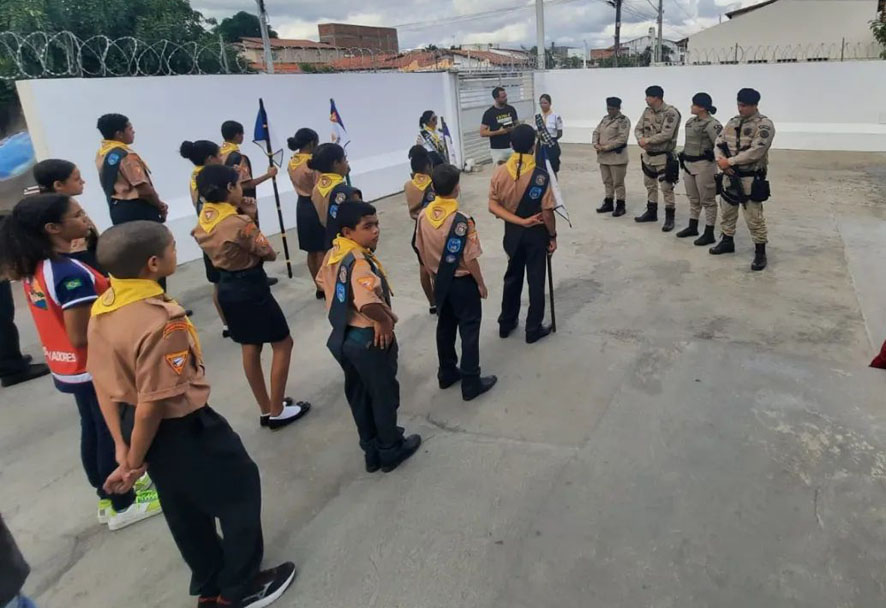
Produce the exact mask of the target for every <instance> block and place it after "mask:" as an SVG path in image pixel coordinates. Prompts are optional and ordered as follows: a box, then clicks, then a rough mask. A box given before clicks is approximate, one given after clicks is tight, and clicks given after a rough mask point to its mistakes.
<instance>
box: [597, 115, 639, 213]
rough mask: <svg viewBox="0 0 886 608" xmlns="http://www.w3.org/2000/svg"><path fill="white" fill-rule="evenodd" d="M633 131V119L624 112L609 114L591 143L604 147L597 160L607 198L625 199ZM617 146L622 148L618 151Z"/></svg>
mask: <svg viewBox="0 0 886 608" xmlns="http://www.w3.org/2000/svg"><path fill="white" fill-rule="evenodd" d="M630 133H631V119H630V118H628V117H627V116H625V115H624V114H621V113H619V114H618V116H615V117H612V116H609V115H608V114H607V115H606V116H604V117H603V120H601V121H600V124H599V125H597V128H596V129H594V134H593V135H592V136H591V143H592V144H594V145H596V144H600V145H601V146H602V147H603V149H602V150H599V151H598V152H597V162H598V163H599V164H600V175H601V176H602V177H603V185H604V187H605V188H606V198H607V199H608V200H609V201H612V200H613V198H615V199H618V200H620V201H624V200H625V175H626V174H627V172H628V149H627V144H628V137H629V136H630ZM616 148H621V149H620V150H618V151H616V150H615V149H616Z"/></svg>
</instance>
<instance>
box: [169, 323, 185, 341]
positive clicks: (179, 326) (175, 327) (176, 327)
mask: <svg viewBox="0 0 886 608" xmlns="http://www.w3.org/2000/svg"><path fill="white" fill-rule="evenodd" d="M176 331H188V322H187V321H170V322H169V323H167V324H166V327H164V328H163V337H164V338H168V337H169V334H171V333H173V332H176Z"/></svg>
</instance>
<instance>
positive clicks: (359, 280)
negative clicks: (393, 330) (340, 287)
mask: <svg viewBox="0 0 886 608" xmlns="http://www.w3.org/2000/svg"><path fill="white" fill-rule="evenodd" d="M332 253H333V250H332V249H330V250H329V251H327V252H326V257H325V258H323V265H322V266H320V272H318V273H317V279H316V281H317V286H318V287H319V288H320V289H322V290H323V293H325V294H326V310H327V311H329V308H330V307H331V306H332V299H333V298H334V297H335V281H336V278H337V277H338V268H339V266H341V262H339V263H338V264H332V265H330V264H328V263H327V262H328V261H329V257H330V256H331V255H332ZM350 292H351V293H350V296H349V300H348V325H350V326H351V327H372V319H370V318H369V317H367V316H366V315H364V314H362V313H361V312H360V311H362V310H363V309H364V308H365V307H366V306H367V305H369V304H381V305H382V306H384V307H385V309H386V310H387V311H388V313H389V314H390V315H391V318H392V319H394V322H395V323H396V322H397V315H395V314H394V311H393V310H391V303H390V302H388V301H386V300H385V295H384V290H383V289H382V286H381V278H379V276H378V275H377V274H375V273H374V272H372V268H371V267H370V266H369V262H367V261H366V258H365V257H364V256H363V254H362V253H361V252H359V251H355V252H354V265H353V266H351V289H350Z"/></svg>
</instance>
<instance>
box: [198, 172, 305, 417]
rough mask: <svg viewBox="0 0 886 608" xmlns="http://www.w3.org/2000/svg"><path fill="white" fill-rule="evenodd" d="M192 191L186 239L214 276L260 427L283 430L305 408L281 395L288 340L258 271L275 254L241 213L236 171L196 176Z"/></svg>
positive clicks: (289, 347)
mask: <svg viewBox="0 0 886 608" xmlns="http://www.w3.org/2000/svg"><path fill="white" fill-rule="evenodd" d="M197 190H198V191H199V193H200V197H201V198H202V199H203V207H202V209H201V211H200V216H199V219H198V222H197V227H196V228H194V230H193V231H192V232H191V234H192V235H193V237H194V239H195V240H196V241H197V244H198V245H200V248H201V249H202V250H203V251H204V252H205V253H206V255H208V256H209V259H210V260H211V261H212V265H213V266H215V268H216V269H217V270H218V274H219V283H218V302H219V304H220V305H221V309H222V312H223V313H224V315H225V319H226V320H227V321H228V330H229V332H230V334H231V339H232V340H234V342H236V343H237V344H240V346H241V347H242V349H243V369H244V371H245V372H246V379H247V380H248V381H249V386H250V388H251V389H252V393H253V394H254V395H255V400H256V401H257V402H258V406H259V408H260V409H261V418H260V422H261V426H265V427H270V428H271V429H278V428H281V427H284V426H286V425H288V424H291V423H293V422H295V421H296V420H298V419H299V418H301V417H302V416H304V415H305V414H306V413H307V412H308V410H309V409H310V408H311V405H310V404H309V403H306V402H299V403H295V404H294V403H292V400H291V399H289V398H288V397H284V395H283V392H284V391H285V390H286V380H287V379H288V376H289V359H290V356H291V354H292V337H291V336H290V335H289V325H288V324H287V322H286V317H285V316H283V311H282V310H280V306H279V304H277V301H276V300H275V299H274V296H273V295H271V290H270V288H269V287H268V282H267V275H266V274H265V271H264V269H263V268H262V262H264V261H265V260H274V259H276V257H277V254H276V252H275V251H274V249H273V247H271V244H270V243H269V242H268V239H267V238H265V236H264V235H263V234H262V233H261V231H260V230H259V229H258V226H256V225H255V221H254V217H251V216H249V215H246V214H244V213H243V211H244V209H243V208H242V205H241V204H242V202H243V190H242V188H241V187H240V181H239V176H238V174H237V171H235V170H234V169H232V168H231V167H225V166H224V165H211V166H208V167H206V168H204V169H203V171H201V172H200V175H198V176H197ZM252 209H253V210H254V207H252ZM264 344H270V345H271V348H272V349H273V353H274V357H273V361H272V363H271V393H270V396H268V390H267V386H266V385H265V379H264V372H263V371H262V364H261V351H262V346H263V345H264Z"/></svg>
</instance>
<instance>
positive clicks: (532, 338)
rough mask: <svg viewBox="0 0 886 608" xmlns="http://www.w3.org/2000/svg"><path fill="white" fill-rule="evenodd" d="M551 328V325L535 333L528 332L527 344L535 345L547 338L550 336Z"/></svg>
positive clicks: (540, 328)
mask: <svg viewBox="0 0 886 608" xmlns="http://www.w3.org/2000/svg"><path fill="white" fill-rule="evenodd" d="M550 333H551V326H550V325H542V326H541V327H539V328H538V329H535V330H533V331H527V332H526V344H534V343H536V342H538V341H539V340H541V339H542V338H544V337H545V336H548V335H550Z"/></svg>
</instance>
